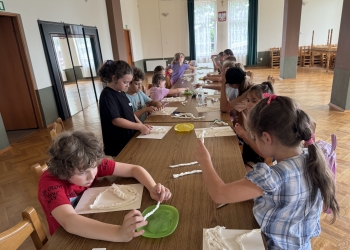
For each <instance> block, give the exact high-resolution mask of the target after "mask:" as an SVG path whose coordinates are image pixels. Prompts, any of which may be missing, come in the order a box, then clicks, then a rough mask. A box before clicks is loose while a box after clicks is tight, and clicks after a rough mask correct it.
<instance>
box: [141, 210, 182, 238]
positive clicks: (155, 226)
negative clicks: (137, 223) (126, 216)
mask: <svg viewBox="0 0 350 250" xmlns="http://www.w3.org/2000/svg"><path fill="white" fill-rule="evenodd" d="M155 207H156V206H155V205H153V206H150V207H148V208H146V209H145V210H144V211H143V212H142V216H145V215H146V214H147V213H149V212H150V211H152V210H153V209H154V208H155ZM147 221H148V224H147V225H146V226H144V227H141V228H138V229H137V231H140V230H145V232H144V234H142V236H144V237H146V238H163V237H165V236H168V235H170V234H172V233H173V232H174V231H175V229H176V227H177V224H178V222H179V212H178V211H177V209H176V208H175V207H173V206H168V205H160V206H159V208H158V210H157V211H156V212H155V213H154V214H152V215H151V216H150V217H148V218H147Z"/></svg>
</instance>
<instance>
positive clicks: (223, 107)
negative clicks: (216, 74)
mask: <svg viewBox="0 0 350 250" xmlns="http://www.w3.org/2000/svg"><path fill="white" fill-rule="evenodd" d="M225 74H226V70H225V71H223V72H221V89H222V90H223V91H221V95H220V111H221V112H230V111H231V110H232V109H233V108H232V107H231V105H230V102H229V100H228V98H227V95H226V91H225V89H226V77H225Z"/></svg>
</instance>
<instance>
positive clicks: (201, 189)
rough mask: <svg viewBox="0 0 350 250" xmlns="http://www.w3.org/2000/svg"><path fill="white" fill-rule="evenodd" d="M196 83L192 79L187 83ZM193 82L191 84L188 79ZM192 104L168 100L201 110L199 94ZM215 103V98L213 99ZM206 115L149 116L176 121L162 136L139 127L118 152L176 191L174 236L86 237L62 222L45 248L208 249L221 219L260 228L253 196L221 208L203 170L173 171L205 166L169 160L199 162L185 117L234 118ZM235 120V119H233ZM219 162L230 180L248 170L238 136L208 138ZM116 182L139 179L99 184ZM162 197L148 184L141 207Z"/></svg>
mask: <svg viewBox="0 0 350 250" xmlns="http://www.w3.org/2000/svg"><path fill="white" fill-rule="evenodd" d="M186 84H190V83H188V82H187V83H186ZM187 86H188V85H187ZM187 99H188V102H187V103H186V106H182V104H181V103H179V102H177V103H169V104H168V106H176V107H178V109H177V111H179V112H190V113H193V114H194V115H197V114H198V113H197V111H196V109H195V108H196V106H197V102H196V99H195V98H190V97H188V98H187ZM209 105H210V104H209ZM201 114H204V115H205V116H206V118H205V119H203V120H204V121H203V120H196V121H192V120H184V119H176V118H171V117H170V116H149V117H148V118H147V120H146V123H148V124H151V125H152V124H153V125H158V126H159V125H160V126H163V125H164V126H172V128H171V129H170V130H169V132H168V133H167V134H166V135H165V136H164V138H163V139H161V140H156V139H139V138H136V137H137V136H138V135H139V133H137V134H136V135H135V136H134V137H133V138H132V139H131V140H130V142H129V143H128V144H127V145H126V146H125V148H124V149H123V150H122V151H121V152H120V154H119V155H118V156H117V157H116V159H115V160H116V161H118V162H126V163H131V164H137V165H141V166H143V167H144V168H145V169H146V170H147V171H148V172H149V173H150V174H151V175H152V177H153V178H154V180H155V181H156V182H160V183H162V184H163V185H165V186H166V187H168V188H169V189H170V190H171V192H172V194H173V196H172V198H171V199H170V200H169V201H166V202H165V203H164V204H167V205H171V206H174V207H175V208H176V209H177V210H178V212H179V222H178V225H177V228H176V230H175V231H174V232H173V233H172V234H171V235H169V236H167V237H164V238H159V239H150V238H145V237H143V236H140V237H137V238H134V239H132V240H131V242H128V243H113V242H106V241H98V240H91V239H85V238H82V237H79V236H76V235H72V234H69V233H67V232H66V231H65V230H64V229H63V228H62V227H60V228H59V229H58V230H57V231H56V232H55V233H54V235H53V236H52V237H51V238H50V240H49V241H48V243H47V244H46V245H45V246H44V248H43V249H55V250H56V249H92V248H98V247H100V248H107V249H145V250H147V249H202V247H203V244H202V242H203V237H202V235H203V228H212V227H215V226H217V225H220V226H225V227H226V228H227V229H253V228H258V227H259V226H258V224H257V223H256V221H255V219H254V216H253V213H252V206H253V201H252V200H250V201H246V202H240V203H235V204H228V205H226V206H224V207H222V208H219V209H217V208H216V207H217V204H215V203H214V202H213V201H212V200H211V198H210V197H209V194H208V192H207V190H206V187H205V185H204V183H203V179H202V176H201V174H193V175H188V176H183V177H180V178H177V179H174V178H173V174H175V173H181V172H187V171H191V170H195V169H200V166H199V165H198V164H197V165H192V166H187V167H179V168H169V165H176V164H181V163H189V162H193V161H194V159H193V157H192V154H193V151H194V149H195V148H196V146H197V138H196V135H195V132H194V130H192V131H190V132H184V133H180V132H176V131H175V130H174V126H175V125H176V124H177V123H181V122H190V123H192V124H194V127H195V128H207V127H211V126H212V121H213V120H214V119H216V118H218V119H221V120H224V121H227V122H228V121H229V115H228V114H227V113H221V112H220V111H217V112H208V113H201ZM155 123H158V124H155ZM229 124H230V125H231V123H229ZM205 145H206V147H207V148H208V150H209V152H210V154H211V156H212V161H213V164H214V167H215V169H216V171H217V173H218V174H219V176H220V177H221V178H222V179H223V181H224V182H226V183H228V182H232V181H236V180H239V179H241V178H243V177H244V175H245V168H244V164H243V160H242V157H241V153H240V149H239V146H238V141H237V137H236V136H226V137H213V138H205ZM112 183H117V184H134V183H138V182H137V181H136V180H135V179H133V178H117V177H105V178H103V179H101V180H99V182H98V183H96V184H95V185H94V186H109V185H111V184H112ZM155 204H156V201H154V200H152V199H151V198H150V195H149V192H148V190H146V189H144V192H143V196H142V201H141V208H140V211H143V210H144V209H146V208H147V207H149V206H151V205H155ZM128 212H129V211H118V212H109V213H97V214H87V215H84V216H87V217H89V218H92V219H95V220H98V221H102V222H105V223H111V224H118V225H121V224H122V223H123V218H124V216H125V215H126V214H127V213H128Z"/></svg>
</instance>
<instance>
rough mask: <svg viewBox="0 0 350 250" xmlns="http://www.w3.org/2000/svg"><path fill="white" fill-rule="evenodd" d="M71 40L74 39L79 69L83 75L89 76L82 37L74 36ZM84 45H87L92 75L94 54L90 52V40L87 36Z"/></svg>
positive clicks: (94, 72) (93, 71) (93, 72)
mask: <svg viewBox="0 0 350 250" xmlns="http://www.w3.org/2000/svg"><path fill="white" fill-rule="evenodd" d="M73 40H74V45H75V49H76V51H77V54H78V59H79V62H80V66H82V67H81V71H82V74H83V77H90V76H91V74H90V67H89V61H88V55H87V53H86V47H85V42H84V38H74V39H73ZM86 45H87V49H88V51H89V58H90V64H91V70H92V74H93V75H94V76H96V69H95V63H94V56H93V54H92V49H91V42H90V39H88V38H87V39H86Z"/></svg>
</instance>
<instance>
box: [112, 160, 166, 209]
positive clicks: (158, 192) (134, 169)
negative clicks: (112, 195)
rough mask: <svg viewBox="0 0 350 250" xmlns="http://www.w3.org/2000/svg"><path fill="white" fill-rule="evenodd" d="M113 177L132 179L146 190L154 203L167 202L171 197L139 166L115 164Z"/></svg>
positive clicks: (164, 188)
mask: <svg viewBox="0 0 350 250" xmlns="http://www.w3.org/2000/svg"><path fill="white" fill-rule="evenodd" d="M113 175H115V176H119V177H134V178H135V179H137V180H138V181H139V182H140V183H141V184H142V185H144V186H145V187H146V188H147V189H148V191H149V193H150V195H151V197H152V199H154V200H156V201H160V202H162V201H163V200H169V199H170V197H171V192H170V191H169V189H167V188H166V187H164V186H163V185H161V184H160V183H158V184H156V183H155V181H154V180H153V178H152V176H151V175H150V174H149V173H148V172H147V170H145V169H144V168H143V167H141V166H137V165H132V164H127V163H122V162H116V163H115V168H114V172H113Z"/></svg>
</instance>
